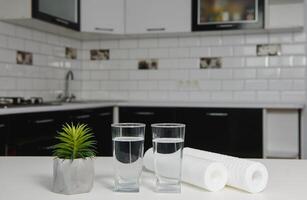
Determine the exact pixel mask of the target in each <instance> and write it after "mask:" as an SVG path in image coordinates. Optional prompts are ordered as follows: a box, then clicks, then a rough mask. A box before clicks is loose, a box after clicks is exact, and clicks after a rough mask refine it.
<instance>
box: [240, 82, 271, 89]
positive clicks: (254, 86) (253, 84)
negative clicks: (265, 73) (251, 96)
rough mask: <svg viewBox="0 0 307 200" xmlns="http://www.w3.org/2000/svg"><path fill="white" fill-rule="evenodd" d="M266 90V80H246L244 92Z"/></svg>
mask: <svg viewBox="0 0 307 200" xmlns="http://www.w3.org/2000/svg"><path fill="white" fill-rule="evenodd" d="M267 88H268V81H267V80H246V81H245V89H246V90H266V89H267Z"/></svg>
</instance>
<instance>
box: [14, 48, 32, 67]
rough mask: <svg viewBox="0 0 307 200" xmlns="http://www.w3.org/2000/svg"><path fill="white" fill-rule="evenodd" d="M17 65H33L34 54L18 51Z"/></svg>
mask: <svg viewBox="0 0 307 200" xmlns="http://www.w3.org/2000/svg"><path fill="white" fill-rule="evenodd" d="M16 63H17V64H19V65H33V54H32V53H30V52H25V51H17V52H16Z"/></svg>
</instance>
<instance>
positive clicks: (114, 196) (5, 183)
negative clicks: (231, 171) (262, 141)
mask: <svg viewBox="0 0 307 200" xmlns="http://www.w3.org/2000/svg"><path fill="white" fill-rule="evenodd" d="M259 161H260V162H262V163H264V164H265V165H266V166H267V168H268V170H269V176H270V178H269V183H268V187H267V188H266V190H265V191H263V192H262V193H259V194H249V193H246V192H243V191H240V190H236V189H234V188H230V187H226V188H224V189H223V190H221V191H219V192H208V191H206V190H203V189H199V188H196V187H193V186H191V185H187V184H183V185H182V192H181V194H158V193H155V192H154V191H153V180H154V177H153V174H152V173H149V172H143V174H142V185H141V188H140V192H139V193H115V192H113V191H112V188H113V179H112V158H109V157H99V158H96V159H95V168H96V169H95V170H96V178H95V184H94V188H93V190H92V191H91V192H90V193H87V194H79V195H70V196H67V195H61V194H56V193H53V192H52V191H51V185H52V163H53V158H51V157H0V200H62V199H65V200H69V199H74V200H81V199H82V200H83V199H84V200H164V199H165V200H166V199H170V200H181V199H182V200H183V199H184V200H201V199H204V200H211V199H214V200H241V199H242V200H250V199H252V200H264V199H265V200H275V199H276V200H306V199H307V160H304V161H303V160H259Z"/></svg>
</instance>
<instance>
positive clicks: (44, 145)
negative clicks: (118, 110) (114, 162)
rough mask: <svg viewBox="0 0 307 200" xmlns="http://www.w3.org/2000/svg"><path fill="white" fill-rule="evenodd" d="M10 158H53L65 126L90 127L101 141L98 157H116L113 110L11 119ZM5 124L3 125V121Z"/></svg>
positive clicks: (54, 113) (21, 116)
mask: <svg viewBox="0 0 307 200" xmlns="http://www.w3.org/2000/svg"><path fill="white" fill-rule="evenodd" d="M8 118H9V122H10V130H9V133H8V139H7V147H8V148H7V153H6V155H8V156H51V155H52V151H53V149H52V146H53V145H54V144H56V143H57V142H58V141H57V140H56V139H55V136H56V134H57V132H58V131H61V129H62V126H63V124H65V123H68V124H71V123H74V124H78V123H86V124H88V127H89V128H91V129H92V132H93V133H94V135H95V139H96V140H97V155H98V156H108V155H112V138H111V128H110V126H111V123H112V121H113V109H112V108H111V107H110V108H95V109H81V110H71V111H57V112H43V113H30V114H18V115H11V116H8ZM0 124H1V121H0ZM0 129H1V127H0Z"/></svg>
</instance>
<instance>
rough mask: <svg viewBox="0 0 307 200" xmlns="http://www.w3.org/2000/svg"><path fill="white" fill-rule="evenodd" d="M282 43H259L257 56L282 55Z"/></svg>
mask: <svg viewBox="0 0 307 200" xmlns="http://www.w3.org/2000/svg"><path fill="white" fill-rule="evenodd" d="M280 55H281V45H280V44H258V45H257V56H280Z"/></svg>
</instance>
